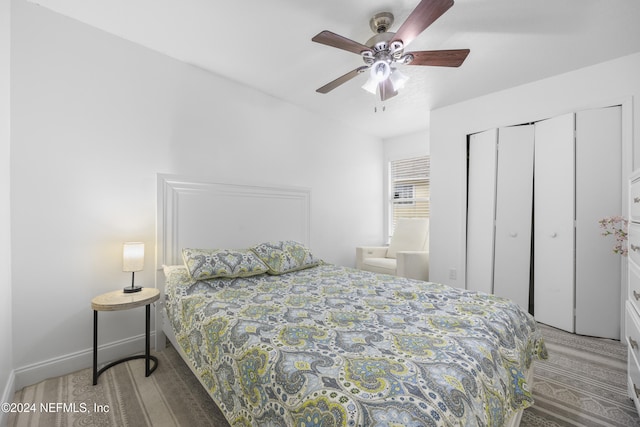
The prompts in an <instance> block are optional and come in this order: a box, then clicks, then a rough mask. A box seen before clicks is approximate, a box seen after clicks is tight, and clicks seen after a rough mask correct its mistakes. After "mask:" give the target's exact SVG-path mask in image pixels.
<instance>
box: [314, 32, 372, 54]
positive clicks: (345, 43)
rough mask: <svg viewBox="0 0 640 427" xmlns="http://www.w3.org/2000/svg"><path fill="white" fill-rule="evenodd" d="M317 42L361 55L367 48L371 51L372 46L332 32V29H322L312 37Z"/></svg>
mask: <svg viewBox="0 0 640 427" xmlns="http://www.w3.org/2000/svg"><path fill="white" fill-rule="evenodd" d="M311 40H312V41H314V42H316V43H321V44H326V45H327V46H332V47H337V48H338V49H342V50H346V51H348V52H353V53H355V54H358V55H360V53H362V52H363V51H365V50H368V51H370V50H371V48H370V47H368V46H365V45H363V44H362V43H358V42H356V41H353V40H351V39H348V38H346V37H343V36H341V35H339V34H336V33H332V32H331V31H327V30H324V31H321V32H320V33H318V34H317V35H316V36H315V37H313V38H312V39H311Z"/></svg>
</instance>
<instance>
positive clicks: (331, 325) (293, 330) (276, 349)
mask: <svg viewBox="0 0 640 427" xmlns="http://www.w3.org/2000/svg"><path fill="white" fill-rule="evenodd" d="M159 183H160V184H159V196H160V197H159V216H158V218H159V233H158V236H159V237H160V238H161V239H159V242H158V247H159V248H160V249H161V250H160V252H161V255H162V256H159V259H158V261H159V262H161V261H162V263H161V264H159V266H163V267H162V268H161V269H160V267H159V274H158V285H159V287H161V288H162V292H163V300H164V304H163V305H162V306H161V307H159V309H158V317H157V320H156V324H157V325H159V329H158V330H157V331H156V337H157V338H158V339H160V340H162V339H164V335H166V336H167V337H169V339H170V340H171V342H172V344H173V345H174V346H175V347H176V349H178V351H179V352H180V353H181V355H182V356H183V358H184V359H185V361H186V362H187V363H188V365H189V366H190V367H191V369H192V371H193V372H194V373H195V374H196V375H197V377H198V378H199V380H200V382H201V383H202V385H203V386H204V387H205V389H206V390H207V391H208V392H209V394H210V395H211V397H212V398H213V400H214V401H215V402H216V404H217V405H218V406H219V407H220V409H221V411H222V412H223V414H224V415H225V417H226V418H227V420H228V421H229V423H230V424H231V425H233V426H265V425H266V426H449V425H452V426H453V425H461V426H476V425H487V426H503V425H517V424H518V422H519V417H520V415H521V413H522V410H523V409H524V408H526V407H528V406H530V405H531V404H532V403H533V400H532V395H531V385H530V384H531V368H532V363H533V361H534V360H535V359H536V358H545V357H546V349H545V346H544V343H543V340H542V338H541V336H540V334H539V332H538V331H537V330H536V324H535V321H534V319H533V318H532V317H531V316H530V315H529V314H527V313H525V312H523V311H522V310H521V309H520V308H519V307H518V305H517V304H515V303H513V302H511V301H509V300H506V299H502V298H498V297H495V296H492V295H487V294H482V293H476V292H470V291H465V290H461V289H456V288H451V287H448V286H445V285H441V284H435V283H428V282H422V281H416V280H411V279H405V278H398V277H393V276H387V275H380V274H375V273H369V272H364V271H359V270H355V269H351V268H347V267H342V266H338V265H333V264H329V263H326V262H324V261H322V260H321V259H319V258H317V257H316V256H315V254H314V253H313V252H312V250H311V249H310V246H309V245H308V242H305V241H304V240H305V239H308V236H309V227H308V224H309V221H308V219H309V192H308V190H304V189H303V190H300V189H292V188H287V189H283V188H265V187H260V188H258V187H251V188H248V187H246V186H231V187H230V186H227V185H222V186H220V185H218V184H207V183H205V184H203V183H202V182H196V181H194V180H186V179H176V177H167V176H161V177H160V179H159ZM230 194H233V196H231V195H230ZM265 194H269V195H267V196H265ZM212 198H213V199H215V200H216V201H215V202H212V201H211V200H212ZM229 198H230V199H229ZM160 199H161V200H160ZM200 199H202V200H206V201H204V202H202V203H200V202H195V201H196V200H200ZM245 199H246V200H245ZM254 199H255V200H254ZM229 200H233V201H234V202H239V203H240V204H241V205H243V209H242V210H243V212H245V213H246V208H247V203H249V204H252V203H257V204H258V205H260V206H261V205H262V204H264V203H265V201H266V203H269V204H271V206H270V209H271V210H270V211H271V212H273V209H275V211H277V212H280V214H278V215H274V216H278V217H279V216H281V215H285V211H286V215H289V216H290V217H289V218H288V219H286V220H284V221H283V222H282V223H281V224H276V225H274V228H275V229H277V230H276V232H277V233H280V234H281V233H285V234H287V236H285V238H284V239H281V240H278V239H273V238H270V239H267V240H254V242H253V243H247V241H248V240H250V239H251V236H252V235H254V239H256V237H255V236H256V235H260V236H259V237H258V238H260V237H266V236H272V235H270V234H269V233H267V234H261V233H264V230H259V229H261V228H263V227H265V225H264V224H258V225H257V226H256V227H257V229H255V230H245V227H247V224H246V219H245V220H244V221H241V222H242V223H243V224H244V225H242V226H240V228H235V227H234V226H230V225H229V223H227V224H226V225H225V226H224V227H222V226H221V227H219V229H218V230H215V231H211V230H209V229H210V228H211V227H207V230H206V231H203V230H202V226H201V224H202V223H200V225H199V226H198V227H195V229H196V230H191V231H186V232H185V230H184V229H192V228H194V226H193V224H194V218H193V217H191V216H189V215H192V214H193V210H194V209H196V211H197V212H198V213H197V214H196V216H200V215H201V216H203V217H204V218H210V215H211V214H213V212H211V211H210V210H209V209H210V208H213V207H216V206H217V208H215V209H214V212H215V213H216V214H218V213H219V212H218V210H219V207H220V202H221V201H224V202H225V204H229V203H227V202H229ZM281 204H282V205H284V208H283V210H282V211H279V210H278V208H277V206H278V205H281ZM257 207H258V206H252V209H254V208H257ZM229 209H230V210H231V211H233V207H230V208H229ZM187 212H191V214H188V213H187ZM286 215H285V216H286ZM231 217H233V218H230V222H231V223H236V220H237V216H233V215H231ZM179 218H183V219H184V218H189V219H188V220H186V221H184V220H181V219H179ZM271 220H272V221H275V219H274V218H271ZM195 222H199V221H195ZM258 222H259V221H258ZM213 228H216V227H213ZM197 230H200V231H197ZM207 233H213V234H214V236H209V237H204V238H203V237H202V234H205V235H206V234H207ZM225 233H226V234H228V236H227V237H224V236H225V235H226V234H225ZM292 236H297V237H298V238H290V237H292ZM199 239H204V240H207V241H209V240H210V241H215V242H222V241H226V243H231V241H241V242H243V244H241V245H234V246H229V245H225V246H223V245H213V246H212V245H209V246H204V245H202V244H201V243H203V240H199ZM211 239H213V240H211ZM226 239H230V240H226ZM243 239H247V240H243ZM168 241H170V242H171V243H170V244H169V243H167V242H168ZM238 247H240V248H241V249H235V248H238ZM228 248H234V249H228ZM167 261H171V262H167ZM258 261H260V262H262V264H263V265H264V266H265V267H262V266H260V263H259V262H258ZM160 329H162V330H160Z"/></svg>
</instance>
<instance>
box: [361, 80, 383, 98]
mask: <svg viewBox="0 0 640 427" xmlns="http://www.w3.org/2000/svg"><path fill="white" fill-rule="evenodd" d="M378 84H379V82H378V81H377V80H376V79H374V78H373V77H371V76H369V78H368V79H367V82H366V83H365V84H363V85H362V89H364V90H366V91H367V92H369V93H372V94H374V95H375V94H376V93H377V90H378Z"/></svg>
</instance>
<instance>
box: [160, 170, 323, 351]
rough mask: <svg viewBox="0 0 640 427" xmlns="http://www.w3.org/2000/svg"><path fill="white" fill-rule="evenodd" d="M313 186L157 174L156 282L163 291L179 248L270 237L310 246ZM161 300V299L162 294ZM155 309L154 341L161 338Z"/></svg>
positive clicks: (238, 245) (233, 245)
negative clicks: (166, 273)
mask: <svg viewBox="0 0 640 427" xmlns="http://www.w3.org/2000/svg"><path fill="white" fill-rule="evenodd" d="M310 204H311V191H310V190H309V189H308V188H299V187H267V186H257V185H237V184H223V183H215V182H210V181H207V180H200V179H194V178H189V177H184V176H177V175H165V174H158V198H157V212H156V215H157V216H156V225H157V231H156V251H157V258H156V287H157V288H159V289H160V291H161V292H162V294H163V295H164V274H163V273H162V271H161V270H162V266H163V265H175V264H182V254H181V252H182V249H183V248H187V247H191V248H211V249H213V248H227V249H243V248H248V247H250V246H253V245H255V244H257V243H262V242H266V241H272V240H295V241H298V242H300V243H303V244H305V245H306V246H310V234H311V233H310V225H311V220H310V210H311V209H310ZM161 301H163V299H162V300H161ZM163 314H164V306H163V305H162V304H158V310H157V313H156V345H157V346H158V343H160V341H159V340H163V339H164V336H162V331H161V328H162V320H161V319H162V315H163Z"/></svg>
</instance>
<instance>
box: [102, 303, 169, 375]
mask: <svg viewBox="0 0 640 427" xmlns="http://www.w3.org/2000/svg"><path fill="white" fill-rule="evenodd" d="M150 332H151V304H147V305H146V306H145V338H144V347H145V348H144V354H139V355H136V356H129V357H125V358H124V359H120V360H116V361H115V362H111V363H109V364H108V365H107V366H104V367H103V368H102V369H100V370H98V311H97V310H93V385H96V384H98V377H99V376H100V375H101V374H102V373H103V372H104V371H106V370H107V369H109V368H111V367H112V366H115V365H117V364H119V363H123V362H128V361H129V360H134V359H142V358H144V376H145V377H148V376H149V375H151V374H152V373H153V371H155V370H156V368H157V367H158V358H157V357H155V356H152V355H151V351H150V347H151V346H150V343H151V338H150ZM151 361H153V362H154V363H153V366H151Z"/></svg>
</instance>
